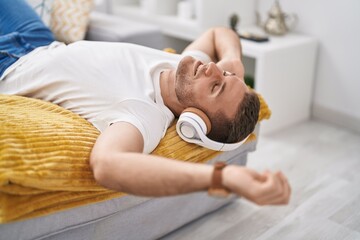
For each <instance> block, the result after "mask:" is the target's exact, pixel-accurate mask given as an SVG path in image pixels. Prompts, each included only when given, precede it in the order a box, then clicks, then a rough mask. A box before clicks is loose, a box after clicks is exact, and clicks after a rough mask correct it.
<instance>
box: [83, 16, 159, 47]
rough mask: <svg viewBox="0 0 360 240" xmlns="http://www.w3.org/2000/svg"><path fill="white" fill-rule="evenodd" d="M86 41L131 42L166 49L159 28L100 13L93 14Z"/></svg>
mask: <svg viewBox="0 0 360 240" xmlns="http://www.w3.org/2000/svg"><path fill="white" fill-rule="evenodd" d="M86 40H92V41H108V42H129V43H135V44H139V45H143V46H147V47H152V48H156V49H163V48H164V46H163V35H162V33H161V30H160V28H159V27H157V26H155V25H151V24H144V23H139V22H136V21H131V20H129V19H125V18H122V17H119V16H114V15H109V14H104V13H99V12H93V13H92V14H91V16H90V23H89V27H88V31H87V34H86Z"/></svg>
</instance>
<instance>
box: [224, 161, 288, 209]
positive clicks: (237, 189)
mask: <svg viewBox="0 0 360 240" xmlns="http://www.w3.org/2000/svg"><path fill="white" fill-rule="evenodd" d="M223 184H224V186H225V187H227V188H228V189H230V190H231V191H232V192H234V193H235V194H237V195H239V196H242V197H244V198H246V199H248V200H250V201H252V202H254V203H256V204H258V205H280V204H287V203H288V202H289V199H290V194H291V188H290V185H289V183H288V181H287V179H286V177H285V176H284V175H283V174H282V173H281V172H275V173H273V172H270V171H265V172H264V173H262V174H260V173H258V172H256V171H254V170H252V169H249V168H246V167H240V166H235V165H229V166H227V167H225V168H224V170H223Z"/></svg>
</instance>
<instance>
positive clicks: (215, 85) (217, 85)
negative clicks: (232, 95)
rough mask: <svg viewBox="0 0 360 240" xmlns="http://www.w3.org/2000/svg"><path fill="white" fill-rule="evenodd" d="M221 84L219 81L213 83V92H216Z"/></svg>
mask: <svg viewBox="0 0 360 240" xmlns="http://www.w3.org/2000/svg"><path fill="white" fill-rule="evenodd" d="M219 86H220V85H219V84H218V83H216V84H214V85H213V87H212V89H211V92H212V93H213V92H215V91H216V90H217V89H218V88H219Z"/></svg>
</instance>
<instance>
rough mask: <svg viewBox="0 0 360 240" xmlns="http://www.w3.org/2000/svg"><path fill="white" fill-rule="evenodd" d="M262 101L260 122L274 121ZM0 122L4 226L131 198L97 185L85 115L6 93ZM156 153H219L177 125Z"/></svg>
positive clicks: (191, 157)
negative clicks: (181, 133)
mask: <svg viewBox="0 0 360 240" xmlns="http://www.w3.org/2000/svg"><path fill="white" fill-rule="evenodd" d="M260 99H262V98H260ZM261 102H262V110H261V112H264V113H260V118H259V120H262V119H263V118H266V117H269V109H268V108H267V105H266V103H265V102H264V101H263V100H261ZM265 112H268V113H267V114H266V113H265ZM0 122H1V124H0V223H4V222H9V221H14V220H22V219H27V218H30V217H34V216H41V215H44V214H49V213H52V212H56V211H59V210H64V209H68V208H72V207H75V206H79V205H84V204H87V203H95V202H99V201H103V200H107V199H111V198H114V197H119V196H122V195H125V194H124V193H119V192H114V191H110V190H108V189H105V188H103V187H102V186H100V185H98V184H97V183H96V182H95V180H94V178H93V174H92V171H91V169H90V166H89V162H88V161H89V155H90V152H91V149H92V147H93V145H94V143H95V140H96V138H97V137H98V135H99V132H98V130H97V129H96V128H95V127H93V125H91V124H90V123H89V122H88V121H86V120H85V119H83V118H81V117H80V116H78V115H76V114H74V113H72V112H70V111H68V110H66V109H64V108H62V107H59V106H57V105H54V104H52V103H49V102H45V101H41V100H37V99H32V98H26V97H20V96H9V95H0ZM249 141H251V139H250V140H249ZM152 154H156V155H161V156H164V157H168V158H174V159H178V160H182V161H191V162H199V163H201V162H206V161H208V160H209V159H212V158H214V157H215V156H216V155H217V154H219V152H215V151H212V150H209V149H205V148H202V147H199V146H197V145H194V144H188V143H186V142H184V141H182V140H181V139H180V138H179V137H178V135H177V133H176V130H175V124H173V125H172V126H171V127H170V128H169V129H168V132H167V134H166V136H165V137H164V138H163V139H162V141H161V142H160V144H159V146H158V147H157V148H156V149H155V150H154V152H153V153H152Z"/></svg>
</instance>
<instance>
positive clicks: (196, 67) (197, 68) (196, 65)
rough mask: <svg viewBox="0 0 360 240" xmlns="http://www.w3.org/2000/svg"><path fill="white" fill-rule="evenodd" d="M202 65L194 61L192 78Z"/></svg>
mask: <svg viewBox="0 0 360 240" xmlns="http://www.w3.org/2000/svg"><path fill="white" fill-rule="evenodd" d="M201 65H203V63H202V62H201V61H196V62H195V64H194V76H195V75H196V74H197V72H198V70H199V68H200V66H201Z"/></svg>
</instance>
